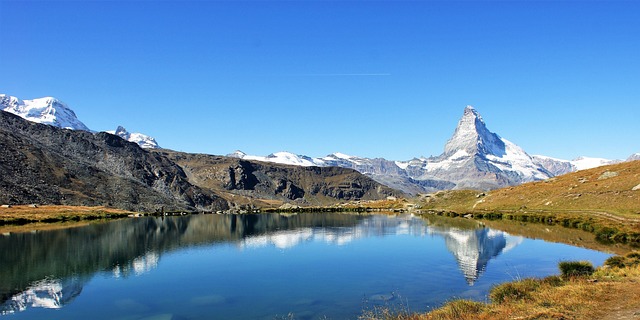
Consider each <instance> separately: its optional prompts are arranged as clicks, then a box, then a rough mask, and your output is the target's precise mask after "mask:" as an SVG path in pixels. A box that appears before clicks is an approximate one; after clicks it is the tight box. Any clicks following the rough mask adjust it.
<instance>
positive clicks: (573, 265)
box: [558, 261, 595, 277]
mask: <svg viewBox="0 0 640 320" xmlns="http://www.w3.org/2000/svg"><path fill="white" fill-rule="evenodd" d="M558 268H560V272H562V276H563V277H582V276H590V275H591V274H593V271H595V270H594V269H593V265H592V264H591V262H589V261H562V262H560V263H559V264H558Z"/></svg>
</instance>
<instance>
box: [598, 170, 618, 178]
mask: <svg viewBox="0 0 640 320" xmlns="http://www.w3.org/2000/svg"><path fill="white" fill-rule="evenodd" d="M617 176H618V173H617V172H615V171H605V172H604V173H603V174H601V175H600V176H599V177H598V180H604V179H609V178H613V177H617Z"/></svg>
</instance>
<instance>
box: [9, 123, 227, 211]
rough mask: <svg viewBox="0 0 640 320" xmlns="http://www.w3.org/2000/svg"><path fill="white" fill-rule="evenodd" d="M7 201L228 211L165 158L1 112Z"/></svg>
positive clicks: (111, 138) (108, 137)
mask: <svg viewBox="0 0 640 320" xmlns="http://www.w3.org/2000/svg"><path fill="white" fill-rule="evenodd" d="M0 122H1V123H2V126H0V174H1V175H2V181H1V182H0V202H2V203H9V204H21V203H43V204H66V205H107V206H112V207H117V208H122V209H127V210H138V211H150V210H153V209H154V208H156V207H159V206H166V207H167V208H168V209H176V210H184V209H196V208H200V209H223V208H226V206H227V204H226V201H223V200H222V199H221V198H219V197H217V196H216V195H214V194H213V193H212V192H210V191H207V190H203V189H201V188H198V187H196V186H194V185H192V184H190V183H189V182H188V180H187V177H186V175H185V174H184V172H183V171H182V169H181V168H180V167H179V166H177V165H176V164H175V163H173V162H171V161H169V160H168V159H166V158H163V157H161V156H159V155H158V154H154V153H149V152H147V151H145V150H143V149H141V148H140V147H139V146H138V145H136V144H134V143H130V142H127V141H125V140H123V139H121V138H119V137H116V136H114V135H111V134H108V133H104V132H101V133H97V134H92V133H90V132H86V131H72V130H66V129H59V128H55V127H52V126H48V125H42V124H37V123H32V122H28V121H26V120H23V119H21V118H19V117H17V116H14V115H12V114H9V113H6V112H0Z"/></svg>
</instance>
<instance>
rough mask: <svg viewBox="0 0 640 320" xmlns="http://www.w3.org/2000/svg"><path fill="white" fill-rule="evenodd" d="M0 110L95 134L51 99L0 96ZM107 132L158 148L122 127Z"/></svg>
mask: <svg viewBox="0 0 640 320" xmlns="http://www.w3.org/2000/svg"><path fill="white" fill-rule="evenodd" d="M0 110H3V111H6V112H10V113H13V114H15V115H17V116H20V117H21V118H23V119H26V120H29V121H31V122H37V123H42V124H46V125H50V126H54V127H58V128H64V129H71V130H82V131H89V132H95V131H93V130H91V129H89V128H88V127H87V126H86V125H85V124H84V123H82V121H80V120H79V119H78V117H77V116H76V114H75V112H73V110H71V108H69V106H67V105H66V104H65V103H64V102H62V101H60V100H58V99H56V98H53V97H44V98H38V99H32V100H21V99H18V98H16V97H13V96H9V95H6V94H0ZM107 132H108V133H111V134H115V135H117V136H119V137H121V138H123V139H125V140H128V141H131V142H135V143H137V144H138V145H139V146H140V147H142V148H160V146H159V145H158V143H157V142H156V140H155V139H154V138H152V137H150V136H147V135H145V134H142V133H137V132H134V133H129V132H127V130H125V129H124V128H123V127H118V128H117V129H116V130H114V131H107Z"/></svg>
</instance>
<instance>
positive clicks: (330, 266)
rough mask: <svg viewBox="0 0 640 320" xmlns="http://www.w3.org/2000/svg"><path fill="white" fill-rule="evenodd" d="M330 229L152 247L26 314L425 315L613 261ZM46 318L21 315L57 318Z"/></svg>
mask: <svg viewBox="0 0 640 320" xmlns="http://www.w3.org/2000/svg"><path fill="white" fill-rule="evenodd" d="M272 218H273V217H272ZM256 221H257V222H256V224H258V223H259V222H260V220H256ZM207 222H210V221H209V220H207ZM323 225H325V227H318V226H314V225H313V224H311V226H306V227H305V226H301V227H298V228H296V229H287V228H283V229H282V230H278V231H263V232H253V233H252V234H250V235H248V236H246V237H240V238H238V239H235V240H229V241H224V242H216V243H211V244H205V243H201V244H198V245H196V246H193V245H185V246H181V247H180V246H179V247H176V248H174V249H172V250H168V251H164V252H158V251H147V252H146V253H144V254H141V255H136V256H135V257H133V258H131V259H130V260H128V261H127V262H126V263H118V264H116V265H113V266H111V267H109V268H107V269H105V270H103V271H106V272H103V273H100V274H99V275H98V276H93V278H92V279H90V280H85V281H81V282H78V283H79V284H77V285H75V287H77V288H80V290H81V291H82V294H79V293H80V290H75V291H74V290H68V292H70V294H64V290H53V291H50V293H51V294H50V296H49V299H51V300H50V301H44V302H42V301H41V300H39V301H38V302H37V303H33V301H36V300H35V299H32V300H31V301H32V302H31V304H30V305H29V302H28V301H29V300H28V299H26V298H24V297H22V298H21V299H22V300H21V301H26V302H25V307H24V308H20V309H19V310H25V309H26V308H27V307H29V306H31V307H41V306H44V305H55V306H58V307H59V306H64V307H63V308H61V309H58V310H56V311H57V313H56V317H58V316H59V317H61V318H66V319H74V318H75V319H82V318H94V319H111V318H118V317H120V318H122V317H124V316H126V317H127V318H128V319H143V318H145V317H160V316H162V315H167V316H168V318H167V319H169V318H172V317H176V318H187V319H210V318H211V317H212V315H213V317H214V318H220V319H223V318H234V319H273V318H274V317H275V316H276V315H280V316H286V315H288V314H289V313H292V314H294V315H295V316H296V318H299V319H306V318H319V317H322V316H327V317H329V318H337V319H343V318H357V316H358V315H359V314H360V313H361V312H362V310H363V309H366V308H368V307H371V305H375V304H380V303H383V304H394V303H402V304H406V305H408V306H409V308H410V309H411V310H415V311H421V310H427V309H429V308H431V307H434V306H437V305H439V304H441V303H442V302H444V301H446V300H447V299H450V298H452V297H462V298H472V299H477V300H485V295H486V294H487V292H488V290H489V289H490V287H491V286H493V285H494V284H495V283H498V282H504V281H510V280H513V279H517V278H522V277H529V276H545V275H549V274H554V273H557V272H558V271H557V263H558V262H559V261H560V260H585V259H586V260H591V261H593V262H594V263H595V264H601V263H602V262H603V261H604V259H606V258H607V256H608V255H606V254H603V253H598V252H594V251H591V250H585V249H580V248H575V247H571V246H568V245H561V244H554V243H546V242H544V241H540V240H530V239H524V238H521V237H514V236H511V235H508V234H506V233H504V232H501V231H496V230H491V229H485V228H477V229H472V228H466V229H460V228H452V227H446V226H428V225H427V224H426V223H425V221H424V220H422V219H419V218H414V217H410V216H401V217H390V216H371V217H366V218H363V219H361V220H358V221H355V223H354V224H353V225H352V226H348V225H347V226H345V225H341V226H339V227H332V226H331V225H330V223H327V224H324V223H323ZM187 229H188V228H187ZM187 229H185V230H187ZM97 271H98V270H97ZM471 285H472V286H471ZM82 286H84V288H83V287H82ZM56 288H58V287H56ZM70 288H74V287H73V286H71V287H70ZM58 289H60V288H58ZM29 290H31V291H29ZM35 291H36V290H35V289H28V290H26V291H24V294H28V293H29V292H35ZM58 292H62V293H63V294H62V295H60V294H59V293H58ZM73 292H77V293H76V294H73ZM45 296H46V295H45ZM56 297H58V298H56ZM60 297H62V298H60ZM66 297H68V298H66ZM40 298H42V295H41V296H40ZM45 298H46V297H45ZM56 299H57V300H56ZM43 310H45V309H34V308H31V309H29V310H27V311H25V312H18V313H15V314H14V315H13V317H15V318H27V319H28V318H47V317H51V315H50V314H48V313H46V311H43Z"/></svg>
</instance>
